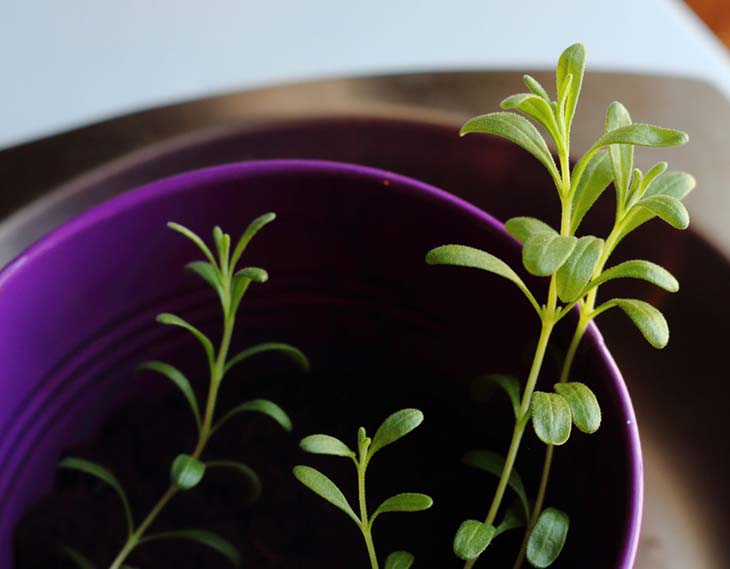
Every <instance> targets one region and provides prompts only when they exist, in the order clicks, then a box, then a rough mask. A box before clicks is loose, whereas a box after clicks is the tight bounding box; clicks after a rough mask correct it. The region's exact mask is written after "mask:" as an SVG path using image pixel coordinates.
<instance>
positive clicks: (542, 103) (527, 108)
mask: <svg viewBox="0 0 730 569" xmlns="http://www.w3.org/2000/svg"><path fill="white" fill-rule="evenodd" d="M500 106H501V107H502V108H503V109H504V110H506V111H510V110H516V111H520V112H521V113H524V114H526V115H527V116H529V117H532V118H533V119H535V120H536V121H537V122H539V123H540V124H541V125H542V126H544V127H545V130H547V131H548V132H549V133H550V136H552V137H553V140H555V141H556V142H557V141H559V140H561V136H560V129H559V128H558V123H557V122H556V120H555V115H554V114H553V109H552V107H551V106H550V102H549V101H546V100H545V99H544V98H542V97H540V96H539V95H535V94H533V93H520V94H518V95H512V96H511V97H507V98H506V99H505V100H504V101H502V103H501V104H500Z"/></svg>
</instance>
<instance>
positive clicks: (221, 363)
mask: <svg viewBox="0 0 730 569" xmlns="http://www.w3.org/2000/svg"><path fill="white" fill-rule="evenodd" d="M224 291H225V295H224V296H225V298H229V297H230V292H229V291H230V286H227V285H226V286H225V287H224ZM227 306H228V303H224V305H223V336H222V339H221V343H220V347H219V349H218V354H217V357H216V360H215V364H214V365H213V367H212V369H211V376H210V385H209V387H208V397H207V402H206V405H205V415H204V416H203V422H202V425H201V427H200V431H199V433H198V441H197V443H196V445H195V449H194V450H193V452H192V456H193V457H194V458H200V457H201V456H202V454H203V452H204V451H205V448H206V446H207V445H208V441H209V440H210V437H211V434H212V426H213V420H214V418H215V409H216V402H217V400H218V389H219V387H220V383H221V381H222V379H223V375H224V372H225V365H226V361H227V359H228V351H229V349H230V344H231V338H232V336H233V329H234V327H235V323H236V318H235V315H232V314H229V313H228V312H229V310H228V307H227ZM178 492H179V489H178V488H177V487H176V486H175V485H174V484H170V486H169V487H168V488H167V490H166V491H165V493H164V494H163V495H162V497H161V498H160V499H159V500H158V501H157V503H156V504H155V505H154V506H153V507H152V509H151V510H150V512H149V513H148V514H147V517H145V519H144V520H143V521H142V523H141V524H140V525H139V527H137V528H136V529H135V530H134V532H133V533H132V534H131V535H130V536H129V537H128V538H127V541H126V543H125V544H124V546H123V547H122V549H121V550H120V551H119V553H118V554H117V556H116V557H115V558H114V561H112V564H111V565H110V566H109V569H120V568H121V567H122V564H123V563H124V562H125V561H126V560H127V558H128V557H129V555H130V554H131V553H132V551H134V549H135V548H136V547H137V546H138V545H139V544H140V542H141V541H142V538H143V537H144V534H145V532H146V531H147V530H148V529H149V527H150V526H151V525H152V524H153V523H154V522H155V520H156V519H157V517H158V516H159V515H160V513H161V512H162V510H163V509H164V508H165V506H166V505H167V504H168V502H170V501H171V500H172V499H173V498H174V497H175V495H176V494H177V493H178ZM376 569H377V568H376Z"/></svg>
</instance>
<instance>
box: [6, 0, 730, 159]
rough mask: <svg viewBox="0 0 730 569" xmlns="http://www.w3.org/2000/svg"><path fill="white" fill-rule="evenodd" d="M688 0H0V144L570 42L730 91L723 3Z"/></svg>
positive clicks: (551, 55)
mask: <svg viewBox="0 0 730 569" xmlns="http://www.w3.org/2000/svg"><path fill="white" fill-rule="evenodd" d="M688 4H689V5H687V4H685V3H684V2H682V1H681V0H612V1H610V2H607V1H598V0H522V1H521V2H519V4H518V5H516V4H514V3H512V2H502V1H500V2H497V1H485V0H452V1H450V2H444V1H443V0H371V1H369V2H346V1H337V0H308V1H307V2H298V1H294V0H288V1H287V0H269V1H267V2H253V1H252V0H209V1H207V2H200V1H199V0H177V1H174V2H172V1H164V0H125V1H123V2H99V1H98V0H65V1H63V2H59V1H58V0H3V2H2V3H0V49H1V52H2V53H3V56H2V58H0V76H2V77H3V89H2V92H0V147H3V146H9V145H12V144H16V143H19V142H24V141H27V140H30V139H33V138H36V137H39V136H43V135H47V134H50V133H54V132H58V131H61V130H65V129H69V128H72V127H75V126H79V125H82V124H86V123H89V122H93V121H97V120H100V119H103V118H107V117H110V116H114V115H118V114H121V113H126V112H130V111H133V110H138V109H141V108H147V107H150V106H153V105H163V104H168V103H171V102H176V101H181V100H186V99H190V98H196V97H203V96H207V95H210V94H213V93H222V92H227V91H231V90H236V89H242V88H251V87H258V86H263V85H271V84H275V83H282V82H290V81H298V80H305V79H316V78H325V77H338V76H344V75H361V74H373V73H385V72H390V73H392V72H403V71H414V70H429V71H433V70H443V69H448V70H467V69H486V68H492V69H493V68H497V69H537V68H545V69H548V68H550V67H552V66H553V65H554V62H555V59H556V58H557V55H558V54H559V53H560V51H561V50H562V49H563V48H564V47H565V46H566V45H569V44H571V43H574V42H576V41H581V42H584V43H585V44H586V45H587V46H588V50H589V69H590V70H601V69H603V70H621V71H632V72H651V73H659V74H671V75H679V76H686V77H697V78H701V79H704V80H706V81H708V82H710V83H711V84H712V85H715V86H716V87H718V88H720V89H721V90H722V91H723V92H724V93H725V95H726V96H730V55H728V52H727V49H726V47H725V46H724V45H723V43H722V42H723V41H725V42H726V43H727V42H729V41H730V3H728V2H727V1H726V0H689V2H688ZM703 19H704V22H705V23H703V21H702V20H703ZM708 26H709V28H708ZM713 31H714V32H715V34H717V36H716V35H715V34H713ZM718 37H719V39H718Z"/></svg>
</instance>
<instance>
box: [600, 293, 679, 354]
mask: <svg viewBox="0 0 730 569" xmlns="http://www.w3.org/2000/svg"><path fill="white" fill-rule="evenodd" d="M614 306H618V307H619V308H620V309H621V310H623V311H624V312H625V313H626V315H627V316H628V317H629V318H631V320H632V322H633V323H634V324H635V325H636V327H637V328H638V329H639V331H640V332H641V334H642V335H643V336H644V338H645V339H646V341H647V342H649V343H650V344H651V345H652V346H654V347H655V348H659V349H661V348H663V347H664V346H666V345H667V344H668V343H669V326H668V325H667V321H666V320H665V319H664V316H663V315H662V313H661V312H659V311H658V310H657V309H656V308H654V307H653V306H652V305H651V304H649V303H648V302H644V301H643V300H636V299H634V298H614V299H612V300H609V301H608V302H604V303H603V304H602V305H601V306H599V307H598V308H596V310H595V311H594V312H595V315H598V314H600V313H602V312H604V311H606V310H608V309H609V308H613V307H614Z"/></svg>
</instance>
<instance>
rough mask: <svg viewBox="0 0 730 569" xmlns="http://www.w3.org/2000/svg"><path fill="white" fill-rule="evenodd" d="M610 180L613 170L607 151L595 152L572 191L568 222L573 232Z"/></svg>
mask: <svg viewBox="0 0 730 569" xmlns="http://www.w3.org/2000/svg"><path fill="white" fill-rule="evenodd" d="M612 180H613V170H612V168H611V158H610V156H609V154H608V152H597V153H595V154H594V155H593V156H592V157H591V158H590V160H589V161H588V163H587V164H586V167H585V170H584V171H583V175H582V176H581V177H580V179H579V180H578V183H577V184H576V186H575V190H574V193H573V215H572V218H571V224H570V226H571V231H572V232H573V233H575V232H576V230H577V229H578V226H580V224H581V221H583V218H584V217H585V215H586V213H588V211H589V210H590V209H591V208H592V207H593V204H594V203H596V200H597V199H598V198H599V197H600V196H601V194H602V193H603V192H604V191H605V190H606V188H607V187H608V186H609V184H610V183H611V181H612Z"/></svg>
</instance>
